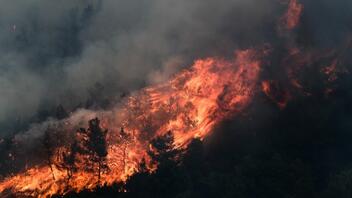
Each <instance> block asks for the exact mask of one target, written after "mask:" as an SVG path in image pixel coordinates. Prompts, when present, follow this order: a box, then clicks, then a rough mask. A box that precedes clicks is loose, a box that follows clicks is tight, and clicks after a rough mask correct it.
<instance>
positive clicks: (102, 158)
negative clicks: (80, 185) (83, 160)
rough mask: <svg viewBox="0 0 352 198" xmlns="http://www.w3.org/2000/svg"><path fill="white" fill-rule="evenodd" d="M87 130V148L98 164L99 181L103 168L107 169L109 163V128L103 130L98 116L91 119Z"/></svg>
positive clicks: (92, 158)
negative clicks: (107, 140) (107, 143)
mask: <svg viewBox="0 0 352 198" xmlns="http://www.w3.org/2000/svg"><path fill="white" fill-rule="evenodd" d="M87 132H88V133H87V134H88V141H87V148H88V150H89V155H90V158H91V160H92V161H93V162H95V163H97V164H98V181H100V176H101V172H102V170H103V169H105V170H106V169H107V164H106V156H107V154H108V152H107V149H106V134H107V130H103V129H102V128H101V127H100V120H99V119H98V118H95V119H92V120H90V121H89V128H88V130H87Z"/></svg>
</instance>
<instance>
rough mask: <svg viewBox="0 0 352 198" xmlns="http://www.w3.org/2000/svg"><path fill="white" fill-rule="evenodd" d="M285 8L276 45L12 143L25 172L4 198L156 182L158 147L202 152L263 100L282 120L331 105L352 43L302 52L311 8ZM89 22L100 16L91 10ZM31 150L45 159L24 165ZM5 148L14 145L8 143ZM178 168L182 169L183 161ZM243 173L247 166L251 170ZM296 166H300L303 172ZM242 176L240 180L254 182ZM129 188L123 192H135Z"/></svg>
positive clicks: (8, 179)
mask: <svg viewBox="0 0 352 198" xmlns="http://www.w3.org/2000/svg"><path fill="white" fill-rule="evenodd" d="M277 4H280V2H277ZM281 4H282V2H281ZM99 5H100V4H99ZM283 5H284V7H285V9H284V12H283V13H280V14H279V15H278V16H279V18H275V20H274V21H275V22H273V23H275V27H273V28H272V30H273V31H274V32H275V33H270V35H272V36H273V37H274V39H267V40H265V42H261V43H260V44H255V45H253V44H251V46H250V47H246V48H240V47H236V48H235V49H237V50H235V51H234V52H232V53H233V55H232V57H230V58H229V57H228V56H225V55H224V56H209V57H208V56H206V58H200V59H197V60H195V61H194V62H193V64H192V65H191V66H190V67H188V68H185V69H183V70H181V71H179V72H177V73H176V74H174V75H172V76H171V77H170V78H169V80H167V81H165V82H162V83H158V84H154V85H150V86H147V87H145V88H143V89H141V90H139V91H134V92H132V93H131V94H130V95H128V96H126V97H123V98H122V99H121V101H119V102H118V103H117V104H114V105H112V106H109V108H107V109H104V110H97V109H95V110H86V109H84V108H78V109H75V110H74V111H73V112H72V113H70V114H65V113H62V114H64V116H58V117H59V118H58V119H48V120H46V121H44V122H42V123H37V124H33V125H32V126H31V127H30V129H29V130H27V131H26V132H23V133H19V134H17V135H15V136H14V137H13V138H12V139H11V140H10V141H9V142H10V143H8V144H9V145H10V146H8V148H9V149H8V150H6V152H8V153H6V155H7V156H6V157H7V158H8V159H11V160H12V161H15V160H18V161H21V163H23V164H24V165H23V167H22V169H21V171H13V172H11V171H8V172H9V173H7V174H6V176H5V177H4V178H2V180H1V181H0V197H40V198H44V197H52V196H64V195H67V194H69V193H72V192H77V193H79V192H82V191H94V190H96V189H97V188H99V187H106V186H113V185H114V184H116V183H128V181H129V179H130V178H133V176H135V175H138V174H144V173H148V174H152V173H155V172H157V170H158V168H159V165H160V164H159V162H156V160H155V159H153V156H158V155H161V154H160V150H161V149H160V148H158V146H159V147H163V146H164V147H165V145H162V144H161V145H160V144H159V145H158V142H157V140H159V139H158V138H160V137H161V138H165V139H167V140H170V142H172V144H171V145H168V147H166V148H163V149H165V150H177V151H179V153H182V152H183V151H184V150H185V149H187V148H188V147H191V146H194V145H193V144H194V142H192V141H193V140H194V139H199V140H204V139H205V138H206V137H208V136H209V135H210V134H211V133H212V132H213V131H214V129H215V128H216V127H218V126H219V125H221V123H222V122H224V121H226V120H228V119H236V116H238V115H239V114H241V113H242V112H244V111H246V109H247V108H248V107H250V106H251V103H252V102H253V101H254V100H255V99H256V98H257V97H261V96H262V97H265V101H266V102H268V103H272V104H274V105H273V106H275V107H274V108H277V109H278V110H279V111H285V109H286V108H287V107H290V102H291V101H295V99H297V98H300V99H301V98H304V99H303V100H305V99H307V98H309V97H312V98H313V97H322V98H324V99H326V98H329V97H330V96H331V95H333V94H334V92H335V91H336V89H337V87H336V86H335V85H336V84H337V81H338V80H339V75H346V74H349V70H348V68H347V67H348V64H349V63H350V62H349V58H346V57H347V55H346V54H348V53H349V52H350V48H351V42H350V40H349V39H348V38H344V40H346V41H348V42H346V43H347V44H346V43H344V44H343V45H336V46H334V47H325V46H324V47H321V46H319V47H315V46H314V45H312V46H308V47H307V46H304V45H302V44H301V43H299V42H304V41H298V40H299V39H301V37H302V36H297V35H299V34H302V35H304V34H308V33H306V32H305V31H306V30H305V29H304V28H305V27H304V25H306V24H305V23H302V22H304V21H303V17H306V16H305V15H304V13H305V11H306V8H305V7H304V4H303V3H301V2H300V1H298V0H289V1H285V2H284V3H283ZM100 6H101V5H100ZM86 12H87V13H88V14H92V13H94V12H95V10H94V9H93V8H89V9H88V8H87V10H86ZM87 13H86V14H87ZM88 14H87V15H88ZM222 17H225V16H222ZM14 27H16V26H14ZM16 31H17V30H16ZM13 32H14V31H13ZM302 32H303V33H302ZM168 36H169V37H172V38H173V39H175V40H177V39H178V38H177V36H175V35H173V34H170V35H168ZM242 36H243V35H242ZM87 37H89V35H88V36H87ZM174 37H175V38H174ZM303 37H304V36H303ZM304 38H305V37H304ZM303 40H304V39H303ZM307 45H308V44H307ZM253 46H255V47H253ZM341 46H342V47H341ZM224 48H225V47H224ZM232 50H233V49H232ZM171 51H172V50H171ZM220 51H221V50H220ZM107 62H108V61H107ZM127 62H128V63H130V62H133V61H131V60H129V61H127ZM104 63H105V62H104ZM105 72H106V71H105ZM97 73H99V72H97ZM107 73H108V72H107ZM166 73H167V72H166ZM97 75H98V74H97ZM107 76H108V75H107ZM78 87H79V86H78ZM101 95H103V94H101ZM112 95H113V94H112ZM95 98H97V97H95ZM307 100H308V99H307ZM61 108H62V107H61ZM61 108H60V111H64V110H62V109H61ZM258 111H260V110H258ZM247 113H248V112H247ZM250 119H251V118H250V116H249V117H248V120H250ZM280 132H281V131H280ZM255 134H256V133H255ZM255 136H256V135H255ZM171 140H172V141H171ZM31 141H33V142H34V143H38V142H40V145H38V146H37V148H36V149H37V150H34V149H33V150H30V149H29V151H25V152H24V153H27V152H37V151H38V157H34V158H33V160H32V159H28V158H29V157H28V156H27V157H26V160H22V158H23V157H22V158H21V156H16V151H18V150H26V149H27V147H26V146H27V145H29V144H31V143H32V144H33V142H31ZM1 144H3V145H7V144H5V143H4V141H3V140H1V142H0V145H1ZM271 146H273V147H275V146H276V145H274V144H273V145H271ZM169 147H170V148H169ZM183 154H184V153H183ZM186 156H187V155H186ZM17 158H18V159H17ZM170 158H173V159H175V160H176V159H177V160H178V159H183V158H182V156H181V154H180V156H178V155H175V156H173V155H172V157H170ZM234 158H236V157H234ZM278 158H279V157H278ZM38 159H39V160H38ZM246 160H249V161H250V160H251V159H250V157H248V159H247V158H246ZM275 160H278V161H280V160H283V161H284V160H286V159H281V158H280V159H277V158H275ZM209 163H211V162H209ZM184 164H186V165H184ZM184 164H182V165H184V166H187V163H186V162H185V163H184ZM244 164H246V166H247V165H248V164H247V161H245V162H244ZM297 164H298V165H297ZM297 164H296V162H295V163H293V165H292V166H294V168H296V167H300V166H299V165H300V164H299V163H297ZM290 165H291V164H290ZM239 166H240V165H239ZM220 167H221V166H220ZM249 167H250V166H249ZM193 168H194V167H193ZM294 168H293V169H294ZM184 169H186V168H184ZM235 169H236V171H237V172H236V171H235V173H234V175H236V176H239V177H242V175H241V174H243V175H245V174H247V172H245V171H244V172H243V173H242V172H241V174H240V173H239V172H240V171H241V170H240V169H239V168H238V167H236V168H235ZM289 170H291V169H289ZM294 170H296V169H294ZM297 172H299V171H297ZM299 173H301V172H299ZM237 174H238V175H237ZM302 174H303V173H302ZM293 175H294V174H293ZM198 176H199V175H197V177H198ZM195 177H196V176H195ZM214 177H215V179H216V176H214ZM258 177H259V176H258ZM211 178H212V177H211ZM202 182H204V183H207V182H208V183H210V182H209V181H202ZM236 182H238V181H236ZM236 182H235V183H236ZM245 182H248V183H249V181H245ZM245 182H244V183H245ZM220 183H221V182H220ZM197 184H198V183H197ZM192 185H193V184H192ZM236 185H239V184H237V183H236ZM243 185H247V183H245V184H243ZM248 185H249V184H248ZM195 186H196V185H195ZM234 186H235V184H233V186H232V187H233V188H235V187H234ZM249 186H250V185H249ZM127 187H128V185H127ZM127 187H126V189H125V188H120V189H118V191H119V192H124V191H127ZM232 187H229V188H232ZM237 188H238V186H236V189H237ZM254 197H255V196H254ZM292 197H294V196H292Z"/></svg>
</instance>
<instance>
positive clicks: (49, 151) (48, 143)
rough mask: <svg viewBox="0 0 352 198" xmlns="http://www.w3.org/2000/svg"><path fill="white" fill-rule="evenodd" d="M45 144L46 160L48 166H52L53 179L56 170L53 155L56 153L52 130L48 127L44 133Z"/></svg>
mask: <svg viewBox="0 0 352 198" xmlns="http://www.w3.org/2000/svg"><path fill="white" fill-rule="evenodd" d="M43 145H44V149H45V154H46V160H47V163H48V166H49V168H50V171H51V174H52V177H53V180H55V174H54V170H53V163H52V160H51V157H52V156H53V154H54V146H53V145H54V144H53V142H52V139H51V137H50V130H49V129H46V130H45V133H44V138H43Z"/></svg>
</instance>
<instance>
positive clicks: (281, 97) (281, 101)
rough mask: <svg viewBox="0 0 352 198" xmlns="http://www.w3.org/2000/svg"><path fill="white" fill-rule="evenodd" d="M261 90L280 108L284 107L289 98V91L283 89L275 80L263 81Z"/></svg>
mask: <svg viewBox="0 0 352 198" xmlns="http://www.w3.org/2000/svg"><path fill="white" fill-rule="evenodd" d="M262 91H263V92H264V93H265V95H266V96H267V97H268V98H269V99H270V100H271V101H273V102H274V103H276V104H277V106H278V107H279V108H280V109H284V108H285V107H286V105H287V103H288V101H289V99H290V95H289V93H288V92H287V91H285V90H282V88H280V86H279V84H278V83H277V82H275V81H269V80H265V81H263V82H262Z"/></svg>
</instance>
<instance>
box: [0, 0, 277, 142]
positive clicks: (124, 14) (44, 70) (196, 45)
mask: <svg viewBox="0 0 352 198" xmlns="http://www.w3.org/2000/svg"><path fill="white" fill-rule="evenodd" d="M0 9H1V10H0V13H1V14H0V15H1V19H0V27H1V32H0V42H1V47H0V52H1V53H0V54H1V55H0V64H1V65H0V82H1V83H0V92H1V96H2V97H1V99H0V109H1V111H0V123H1V125H0V126H1V131H2V132H1V134H2V136H3V135H4V134H5V133H6V132H11V133H13V132H14V131H15V130H17V129H14V128H13V127H11V126H13V125H16V124H17V125H18V123H23V122H24V123H25V122H28V119H30V118H33V117H34V116H36V115H37V114H38V112H42V111H46V110H48V109H52V108H54V107H56V106H58V105H59V104H62V105H63V106H64V107H65V108H67V109H69V110H70V111H72V110H74V109H75V107H77V106H79V105H80V104H84V103H85V102H86V101H87V100H91V99H92V96H91V90H92V89H95V87H96V86H97V84H98V85H99V86H101V87H103V88H104V89H101V90H102V91H100V92H99V94H101V95H102V96H101V97H110V98H116V97H118V96H120V95H121V94H122V93H125V92H128V91H130V90H135V89H136V88H140V87H142V86H145V85H146V84H149V83H155V82H160V81H163V80H165V79H167V78H168V77H169V76H170V75H172V74H173V73H175V72H176V71H178V70H179V69H180V68H182V67H184V66H185V65H190V64H191V63H192V61H193V60H194V59H197V58H202V57H205V56H210V55H211V56H214V55H220V54H221V56H223V55H226V54H227V55H229V56H231V55H232V52H233V50H234V49H235V48H236V47H250V46H252V45H254V43H256V44H257V43H258V42H265V41H266V40H267V38H270V36H269V35H270V34H271V33H272V31H274V30H268V29H264V27H266V26H267V24H273V23H275V22H276V21H275V20H276V16H274V15H273V13H278V12H277V10H279V9H280V4H277V2H275V3H274V2H273V1H269V0H265V1H255V0H250V1H240V0H232V1H230V0H221V1H210V0H207V1H206V2H205V1H203V0H197V1H192V2H190V1H186V0H182V1H177V2H175V1H163V0H153V1H143V0H140V1H129V2H126V1H115V0H107V1H100V0H90V1H82V0H74V1H70V2H47V1H43V0H31V1H26V2H22V1H19V0H15V1H11V2H3V3H2V5H1V8H0ZM99 86H98V87H99ZM93 100H94V99H93ZM14 123H15V124H14Z"/></svg>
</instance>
